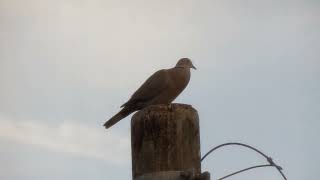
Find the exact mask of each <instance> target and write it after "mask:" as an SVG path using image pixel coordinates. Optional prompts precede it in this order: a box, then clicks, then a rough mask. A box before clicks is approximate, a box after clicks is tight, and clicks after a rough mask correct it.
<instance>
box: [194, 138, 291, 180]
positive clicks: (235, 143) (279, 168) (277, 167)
mask: <svg viewBox="0 0 320 180" xmlns="http://www.w3.org/2000/svg"><path fill="white" fill-rule="evenodd" d="M231 145H237V146H243V147H246V148H249V149H251V150H253V151H255V152H257V153H258V154H260V155H261V156H263V157H265V158H266V159H267V161H268V163H269V164H268V166H272V167H275V168H276V169H277V170H278V171H279V173H280V174H281V176H282V177H283V179H284V180H287V178H286V176H285V175H284V173H283V172H282V167H281V166H278V165H277V164H276V163H274V161H273V160H272V158H271V157H269V156H267V155H266V154H264V153H263V152H262V151H260V150H258V149H257V148H254V147H252V146H250V145H247V144H243V143H238V142H230V143H224V144H221V145H218V146H216V147H214V148H212V149H211V150H210V151H209V152H207V153H206V154H205V155H204V156H203V157H202V158H201V160H200V162H202V161H203V160H204V159H205V158H206V157H207V156H209V155H210V154H211V153H212V152H213V151H215V150H217V149H219V148H222V147H224V146H231ZM259 167H266V165H259V166H253V167H250V168H246V169H243V170H240V171H237V172H235V173H232V174H229V175H227V176H225V177H223V179H225V178H227V177H230V176H233V175H235V174H238V173H241V172H244V171H247V170H250V169H255V168H259ZM218 180H221V178H220V179H218Z"/></svg>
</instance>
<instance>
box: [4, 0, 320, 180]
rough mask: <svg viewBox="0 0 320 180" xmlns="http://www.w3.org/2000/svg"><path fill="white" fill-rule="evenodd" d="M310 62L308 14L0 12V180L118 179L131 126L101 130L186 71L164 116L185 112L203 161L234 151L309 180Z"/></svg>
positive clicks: (228, 4) (313, 23)
mask: <svg viewBox="0 0 320 180" xmlns="http://www.w3.org/2000/svg"><path fill="white" fill-rule="evenodd" d="M319 50H320V1H318V0H304V1H302V0H277V1H275V0H268V1H256V0H234V1H231V0H214V1H212V0H207V1H201V0H200V1H199V0H198V1H196V0H187V1H177V0H170V1H169V0H162V1H153V0H151V1H150V0H149V1H143V0H137V1H129V0H127V1H116V0H91V1H88V0H54V1H53V0H52V1H49V0H29V1H18V0H0V86H1V89H0V162H1V163H0V179H3V180H57V179H59V180H70V179H77V180H88V179H95V180H106V179H107V180H108V179H123V180H125V179H131V157H130V153H131V152H130V117H128V118H126V119H124V120H122V121H121V122H120V123H118V124H117V125H116V126H115V127H113V128H112V129H110V130H108V131H106V130H105V129H104V128H103V127H102V124H103V123H104V122H105V120H106V119H108V118H110V117H111V116H112V115H114V114H115V113H117V111H119V106H120V105H122V104H123V103H124V102H125V101H126V100H127V99H128V98H129V97H130V96H131V94H132V93H133V92H134V91H135V90H136V89H137V88H138V87H139V86H140V85H141V83H142V82H143V81H144V80H145V79H146V78H148V77H149V76H150V75H151V74H152V73H153V72H155V71H156V70H158V69H163V68H171V67H172V66H174V65H175V63H176V61H177V60H178V59H179V58H181V57H189V58H191V59H192V60H193V63H194V65H195V66H196V67H197V68H198V70H197V71H192V78H191V81H190V84H189V86H188V87H187V89H186V90H185V91H184V92H183V93H182V94H181V96H180V97H179V98H178V99H177V100H176V102H180V103H186V104H191V105H192V106H193V107H194V108H196V109H197V110H198V112H199V116H200V126H201V152H202V154H204V153H205V152H207V151H208V150H209V149H210V148H211V147H214V146H216V145H219V144H221V143H225V142H230V141H238V142H243V143H247V144H250V145H253V146H255V147H257V148H258V149H261V150H262V151H263V152H265V153H267V154H268V155H270V156H271V157H273V158H274V160H275V162H277V163H278V164H279V165H281V166H282V167H283V168H284V173H285V174H286V175H287V176H288V179H290V180H302V179H308V180H318V179H319V178H320V171H319V167H318V166H319V165H318V164H319V162H320V156H318V155H317V153H318V152H320V140H319V137H320V133H319V128H320V122H319V117H320V93H319V92H320V83H319V82H320V81H319V79H320V51H319ZM264 163H265V160H264V159H263V158H261V157H259V156H257V155H256V154H255V153H253V152H251V151H249V150H246V149H243V148H225V149H224V150H220V151H218V152H216V153H215V154H212V156H209V157H208V158H207V159H206V160H205V161H204V162H203V164H202V169H203V170H204V171H210V172H211V176H212V179H216V178H219V177H222V176H224V175H226V174H228V173H231V172H233V171H236V170H238V169H242V168H246V167H249V166H251V165H256V164H264ZM230 179H233V180H256V179H260V180H270V179H272V180H276V179H279V180H280V179H281V177H280V176H279V174H278V172H277V171H276V170H275V169H272V168H269V169H259V170H256V171H251V172H248V173H245V174H242V175H238V176H235V177H233V178H230Z"/></svg>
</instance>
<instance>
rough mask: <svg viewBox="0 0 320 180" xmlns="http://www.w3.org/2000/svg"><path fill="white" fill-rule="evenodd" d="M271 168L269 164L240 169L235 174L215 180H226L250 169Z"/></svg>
mask: <svg viewBox="0 0 320 180" xmlns="http://www.w3.org/2000/svg"><path fill="white" fill-rule="evenodd" d="M271 166H273V165H270V164H264V165H257V166H252V167H249V168H245V169H242V170H240V171H237V172H234V173H231V174H229V175H226V176H223V177H222V178H219V179H217V180H222V179H226V178H228V177H231V176H233V175H236V174H239V173H242V172H245V171H248V170H251V169H256V168H262V167H271Z"/></svg>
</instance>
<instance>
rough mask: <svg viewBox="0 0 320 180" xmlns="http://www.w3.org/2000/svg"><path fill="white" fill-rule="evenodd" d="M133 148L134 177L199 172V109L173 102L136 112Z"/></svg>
mask: <svg viewBox="0 0 320 180" xmlns="http://www.w3.org/2000/svg"><path fill="white" fill-rule="evenodd" d="M131 149H132V176H133V179H134V180H162V179H170V180H171V179H172V180H179V179H180V178H181V179H183V176H185V174H184V175H183V174H182V175H181V176H180V172H190V173H191V174H193V175H196V174H200V173H201V164H200V135H199V117H198V113H197V111H196V110H195V109H194V108H192V106H190V105H185V104H170V105H153V106H149V107H147V108H145V109H143V110H141V111H139V112H137V113H136V114H135V115H134V116H133V117H132V121H131ZM139 176H140V177H139ZM189 176H190V175H189ZM184 179H185V178H184Z"/></svg>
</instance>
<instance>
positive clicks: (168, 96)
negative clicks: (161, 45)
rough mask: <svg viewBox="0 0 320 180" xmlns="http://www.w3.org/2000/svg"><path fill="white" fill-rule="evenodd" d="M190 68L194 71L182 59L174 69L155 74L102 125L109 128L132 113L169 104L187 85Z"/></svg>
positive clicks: (190, 64) (189, 63)
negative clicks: (157, 105)
mask: <svg viewBox="0 0 320 180" xmlns="http://www.w3.org/2000/svg"><path fill="white" fill-rule="evenodd" d="M191 68H193V69H196V68H195V67H194V66H193V64H192V62H191V60H190V59H188V58H182V59H180V60H179V61H178V63H177V64H176V66H175V67H173V68H171V69H162V70H159V71H157V72H155V73H154V74H153V75H152V76H150V77H149V78H148V79H147V80H146V81H145V82H144V83H143V84H142V86H141V87H140V88H139V89H138V90H137V91H136V92H135V93H134V94H133V95H132V96H131V98H130V99H129V100H128V101H127V102H126V103H124V104H123V105H122V106H121V108H122V109H121V110H120V112H118V113H117V114H116V115H114V116H113V117H112V118H110V119H109V120H108V121H107V122H106V123H105V124H104V126H105V128H110V127H111V126H113V125H114V124H116V123H117V122H119V121H120V120H121V119H123V118H125V117H127V116H128V115H129V114H131V113H133V112H134V111H137V110H140V109H143V108H145V107H147V106H149V105H155V104H170V103H171V102H172V101H173V100H174V99H176V98H177V96H178V95H179V94H180V93H181V92H182V91H183V90H184V89H185V87H186V86H187V85H188V83H189V81H190V74H191V73H190V69H191Z"/></svg>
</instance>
